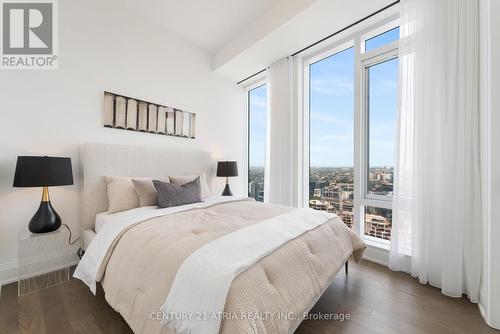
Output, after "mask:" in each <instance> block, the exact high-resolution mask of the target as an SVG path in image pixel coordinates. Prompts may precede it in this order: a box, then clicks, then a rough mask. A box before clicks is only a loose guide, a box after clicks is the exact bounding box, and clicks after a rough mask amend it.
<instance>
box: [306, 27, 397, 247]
mask: <svg viewBox="0 0 500 334" xmlns="http://www.w3.org/2000/svg"><path fill="white" fill-rule="evenodd" d="M398 39H399V27H397V25H396V24H395V23H391V24H389V25H385V26H383V27H378V28H377V29H374V30H371V31H368V32H366V33H364V34H362V33H360V34H357V35H355V36H353V38H352V41H351V42H347V43H344V44H343V45H342V46H337V47H336V48H334V49H332V50H331V51H330V52H329V53H328V52H327V53H321V54H317V55H313V56H312V57H310V58H309V59H307V60H306V61H305V66H306V68H305V76H306V82H308V85H307V86H308V87H307V88H306V89H307V91H306V92H305V96H306V109H307V111H308V119H309V124H308V126H309V127H308V129H309V139H308V145H309V206H310V207H312V208H314V209H317V210H325V211H329V212H334V213H336V214H337V215H338V216H339V217H340V218H341V219H342V220H343V221H344V223H346V225H348V226H349V227H351V228H353V229H354V230H356V231H357V232H358V233H359V234H360V235H361V236H362V237H363V238H365V239H367V240H371V241H374V242H377V243H378V244H380V245H382V246H383V247H387V245H388V242H389V240H390V238H391V227H392V194H393V178H394V139H395V125H396V123H395V122H396V113H397V93H398V68H399V64H398V44H397V40H398ZM306 140H307V139H306Z"/></svg>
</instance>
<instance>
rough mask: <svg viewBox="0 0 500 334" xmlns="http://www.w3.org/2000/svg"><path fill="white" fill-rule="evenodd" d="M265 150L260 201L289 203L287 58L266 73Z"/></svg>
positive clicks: (290, 160) (290, 130)
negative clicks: (263, 191) (266, 113)
mask: <svg viewBox="0 0 500 334" xmlns="http://www.w3.org/2000/svg"><path fill="white" fill-rule="evenodd" d="M267 82H268V92H269V94H268V96H269V99H268V106H269V112H268V116H267V133H268V135H267V140H268V142H267V150H266V168H265V174H266V175H265V178H264V180H265V181H264V182H265V185H264V189H266V192H265V194H264V201H265V202H268V203H273V204H281V205H288V206H293V198H294V197H293V191H294V168H295V167H294V166H295V165H296V163H295V161H294V147H295V145H294V133H293V131H294V121H293V111H292V82H293V60H292V58H291V57H288V58H285V59H283V60H280V61H279V62H276V63H274V64H273V65H271V66H270V68H269V70H268V73H267Z"/></svg>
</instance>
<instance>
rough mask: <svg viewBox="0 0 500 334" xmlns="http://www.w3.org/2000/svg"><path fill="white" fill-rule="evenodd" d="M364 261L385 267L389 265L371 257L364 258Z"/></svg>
mask: <svg viewBox="0 0 500 334" xmlns="http://www.w3.org/2000/svg"><path fill="white" fill-rule="evenodd" d="M363 259H364V260H367V261H370V262H373V263H376V264H380V265H382V266H384V267H387V266H388V265H389V264H388V263H387V262H385V261H383V260H380V259H375V258H372V257H369V256H363Z"/></svg>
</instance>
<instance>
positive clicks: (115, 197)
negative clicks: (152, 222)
mask: <svg viewBox="0 0 500 334" xmlns="http://www.w3.org/2000/svg"><path fill="white" fill-rule="evenodd" d="M104 179H105V180H106V186H107V192H108V213H115V212H120V211H126V210H130V209H135V208H138V207H139V206H141V198H140V197H139V195H138V193H137V189H136V187H135V186H134V183H133V182H132V178H130V177H117V176H105V177H104ZM134 180H138V181H151V189H153V190H154V191H155V192H156V189H155V188H154V185H153V180H162V181H165V182H168V177H158V178H152V177H134ZM142 195H143V194H141V196H142ZM143 200H144V198H143ZM144 205H155V204H150V203H149V202H146V203H144Z"/></svg>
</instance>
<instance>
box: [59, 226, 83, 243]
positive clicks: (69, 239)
mask: <svg viewBox="0 0 500 334" xmlns="http://www.w3.org/2000/svg"><path fill="white" fill-rule="evenodd" d="M62 226H65V227H66V228H67V229H68V231H69V238H68V244H69V245H74V244H75V242H77V241H78V240H80V238H76V239H75V240H73V242H71V229H70V228H69V226H68V225H66V224H62Z"/></svg>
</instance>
